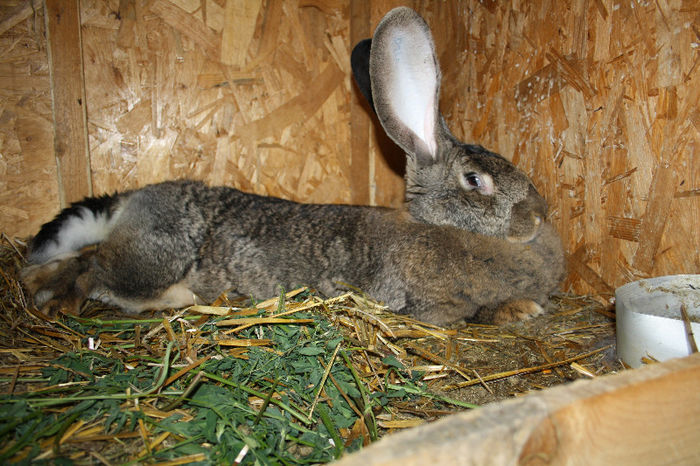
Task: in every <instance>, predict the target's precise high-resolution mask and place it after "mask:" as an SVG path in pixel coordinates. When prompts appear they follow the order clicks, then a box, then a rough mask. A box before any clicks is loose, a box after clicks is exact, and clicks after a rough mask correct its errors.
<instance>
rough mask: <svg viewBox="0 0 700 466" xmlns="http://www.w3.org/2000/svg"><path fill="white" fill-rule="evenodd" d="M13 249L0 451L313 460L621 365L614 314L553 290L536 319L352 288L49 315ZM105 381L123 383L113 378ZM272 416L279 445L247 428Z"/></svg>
mask: <svg viewBox="0 0 700 466" xmlns="http://www.w3.org/2000/svg"><path fill="white" fill-rule="evenodd" d="M23 251H24V247H23V245H22V243H21V242H20V241H11V240H9V239H8V238H7V237H3V239H2V245H1V248H0V263H1V264H2V269H1V272H2V288H1V291H0V292H1V293H2V298H1V303H2V308H3V309H2V313H1V314H0V315H1V318H0V332H1V334H2V336H3V338H2V342H1V343H0V394H1V395H0V445H2V446H0V459H1V460H2V461H3V462H6V461H13V462H16V461H20V462H27V461H29V460H32V459H33V460H37V459H51V458H59V457H60V458H69V459H71V460H73V461H76V462H78V463H93V462H104V463H114V462H119V463H122V462H126V461H138V462H151V463H155V462H159V461H171V462H170V463H168V464H182V462H183V461H185V462H187V461H193V462H196V461H203V462H209V461H212V462H229V463H231V462H233V461H234V460H235V457H236V456H238V455H239V454H241V453H243V454H244V455H245V456H242V458H243V462H244V463H248V462H250V463H252V462H254V461H255V460H256V459H257V460H264V462H271V463H273V464H282V463H289V462H290V461H291V462H295V461H296V460H305V461H313V462H326V461H330V460H332V459H333V458H335V457H337V456H339V455H341V454H343V452H344V451H352V450H354V449H357V448H359V447H360V446H361V445H363V444H364V445H367V444H368V443H370V442H372V441H374V440H376V438H378V437H380V436H382V435H385V434H387V433H389V432H392V431H394V430H396V429H402V428H407V427H412V426H415V425H418V424H421V423H424V422H429V421H433V420H435V419H437V418H439V417H442V416H445V415H448V414H450V413H453V412H455V411H458V410H462V409H469V408H470V407H473V406H477V405H481V404H484V403H488V402H492V401H497V400H501V399H505V398H509V397H512V396H519V395H522V394H525V393H527V392H530V391H533V390H540V389H543V388H546V387H549V386H552V385H556V384H561V383H566V382H569V381H571V380H575V379H579V378H585V377H596V376H599V375H602V374H605V373H609V372H612V371H616V370H620V369H622V365H621V364H620V363H619V362H618V361H617V360H616V359H615V348H614V319H613V316H612V315H611V313H610V312H609V311H607V310H605V308H604V307H605V306H604V305H603V304H601V300H600V299H594V298H592V297H588V296H559V297H555V298H553V299H552V300H551V302H550V303H549V305H548V306H547V309H546V312H545V314H544V315H542V316H539V317H536V318H533V319H531V320H529V321H527V322H520V323H516V324H511V325H508V326H503V327H496V326H488V325H475V324H473V325H467V326H464V327H461V328H454V329H445V328H440V327H436V326H432V325H427V324H425V323H421V322H418V321H415V320H413V319H410V318H408V317H405V316H399V315H396V314H392V313H390V312H388V311H387V310H386V309H385V308H384V307H383V306H381V305H379V304H377V303H376V302H374V301H372V300H370V299H369V298H367V297H364V296H363V295H362V293H361V292H360V291H359V290H354V291H351V292H348V293H347V294H344V295H342V296H338V297H333V298H330V299H323V298H321V297H319V296H318V295H316V294H314V293H311V292H310V291H309V290H306V289H300V290H295V291H293V292H290V293H287V294H286V295H284V296H282V298H272V299H270V300H267V301H264V302H260V303H257V304H255V305H253V304H251V303H250V302H249V301H248V302H244V301H243V300H232V301H229V300H227V299H226V298H222V299H220V300H219V301H218V302H216V303H213V305H212V306H195V308H192V309H189V310H171V311H168V312H165V313H162V314H159V313H154V314H151V315H145V316H140V317H139V318H138V319H134V318H133V317H131V316H124V315H122V314H119V313H118V312H116V311H115V310H114V309H106V308H104V306H103V305H102V304H100V303H95V302H90V303H87V305H86V307H85V308H84V311H83V314H82V315H81V317H80V318H79V319H78V318H75V317H72V316H62V317H61V318H60V319H58V320H56V321H51V320H48V319H47V318H45V317H44V316H43V315H41V314H39V313H38V312H36V311H35V310H34V309H33V308H32V306H31V305H30V303H29V301H30V300H29V299H28V297H27V296H26V295H25V293H24V291H23V289H22V287H21V285H20V283H19V282H18V280H17V272H18V270H19V267H20V266H21V264H22V260H23V259H22V256H21V253H22V252H23ZM280 322H281V323H283V325H278V324H279V323H280ZM273 329H274V330H273ZM285 332H286V333H285ZM287 334H289V338H291V339H292V340H293V341H287V340H284V338H287V336H285V335H287ZM280 338H283V339H282V340H280ZM295 339H296V340H295ZM300 342H301V343H300ZM294 351H297V353H295V352H294ZM300 354H301V356H300ZM261 355H262V359H260V356H261ZM256 358H257V359H256ZM292 358H300V359H298V360H294V361H290V362H291V364H292V366H293V367H296V368H297V369H299V367H300V366H301V365H303V364H310V362H309V361H311V363H314V364H316V361H318V364H317V365H316V368H315V369H313V371H316V372H314V374H315V375H313V376H312V378H313V377H315V379H313V380H314V382H313V383H309V382H308V380H306V379H305V381H304V382H303V383H304V384H307V385H305V386H304V387H301V388H300V389H297V388H295V386H293V384H292V382H289V381H290V380H292V378H294V377H297V376H298V374H297V373H295V374H293V375H294V377H292V378H289V377H290V376H288V375H285V374H283V373H281V372H282V371H283V370H284V369H282V366H281V365H280V364H282V363H285V362H287V359H290V360H291V359H292ZM251 361H268V362H270V361H274V363H275V364H276V365H275V369H274V370H275V371H277V372H274V373H273V372H270V371H269V370H268V369H269V368H265V367H262V366H265V364H266V362H262V363H261V362H257V363H256V364H258V365H259V366H257V367H256V366H253V367H250V368H249V369H246V370H249V373H241V371H240V369H235V368H231V367H232V366H231V367H222V364H224V363H225V364H224V365H226V364H229V366H230V364H233V362H236V363H238V362H240V363H241V364H243V363H246V364H247V363H250V362H251ZM303 361H305V362H303ZM329 363H330V364H329ZM217 364H218V366H217ZM294 365H296V366H294ZM162 368H165V369H166V370H165V371H164V370H162ZM265 370H267V372H264V371H265ZM139 371H140V372H139ZM237 371H238V372H237ZM300 371H301V372H303V370H301V369H299V370H297V372H300ZM313 371H311V372H313ZM292 372H294V370H293V371H292ZM134 374H137V375H134ZM118 377H122V378H128V377H134V378H133V379H129V380H128V384H127V385H122V386H118V383H117V381H116V379H114V380H113V378H118ZM96 386H100V387H102V386H104V388H95V387H96ZM124 387H126V388H124ZM304 389H305V391H306V393H299V392H301V391H304ZM90 390H92V391H90ZM217 390H218V391H223V393H224V395H223V396H224V398H220V396H221V395H222V394H221V393H219V392H217ZM205 391H208V392H207V393H208V395H207V396H211V397H213V398H206V397H204V395H202V392H205ZM236 394H239V395H241V396H238V398H236V399H237V400H238V401H235V403H238V404H235V405H232V407H229V408H230V411H226V409H227V408H226V406H225V405H226V404H227V403H228V402H229V398H234V395H236ZM217 396H219V398H216V397H217ZM202 400H204V401H202ZM206 400H212V401H211V403H212V404H214V406H205V405H206V403H207V401H206ZM217 400H218V401H217ZM91 403H93V404H91ZM95 403H98V404H99V403H103V404H104V403H107V404H105V405H104V406H102V408H101V409H102V410H101V411H100V410H97V411H96V408H95V406H94V405H95ZM109 403H111V404H109ZM197 403H199V404H197ZM231 403H234V401H231ZM20 408H21V409H20ZM217 409H218V411H217ZM231 413H242V414H241V416H247V417H245V418H244V417H242V418H241V419H237V418H230V417H229V416H233V414H231ZM263 413H264V415H263ZM42 418H51V419H55V421H54V422H53V423H52V424H51V425H49V426H48V427H47V426H44V425H42V424H41V422H40V420H41V419H42ZM261 419H262V421H261ZM282 419H284V420H286V421H285V422H287V423H288V424H285V425H284V426H286V427H284V426H283V427H279V426H277V427H276V428H277V429H278V430H279V429H281V430H282V440H274V441H273V440H270V441H271V442H279V443H278V444H266V443H265V442H266V441H267V440H266V439H268V437H269V435H271V434H269V433H265V434H259V433H258V432H256V429H258V428H260V429H263V427H262V426H263V424H264V423H265V422H273V423H274V422H280V421H281V420H282ZM177 420H179V421H184V422H176V421H177ZM183 426H186V427H183ZM265 428H270V427H269V426H268V427H265ZM274 428H275V426H273V430H274ZM42 429H43V430H42ZM197 429H199V430H197ZM285 429H292V430H291V431H289V430H288V431H285ZM294 429H299V430H297V431H295V430H294ZM307 431H308V432H307ZM311 431H313V432H311ZM37 432H38V433H37ZM314 432H315V433H314ZM292 434H294V435H292ZM256 435H257V436H256ZM227 436H228V437H227ZM305 436H306V437H305ZM314 436H321V437H323V438H321V437H319V438H320V440H319V439H316V438H315V437H314ZM324 436H325V437H324ZM226 438H228V444H226V445H224V443H225V440H226ZM331 440H333V442H330V441H331ZM314 442H315V445H314ZM323 442H326V443H323ZM329 442H330V443H329ZM319 445H320V447H319ZM324 445H325V447H324ZM241 450H243V452H241ZM285 455H286V456H285Z"/></svg>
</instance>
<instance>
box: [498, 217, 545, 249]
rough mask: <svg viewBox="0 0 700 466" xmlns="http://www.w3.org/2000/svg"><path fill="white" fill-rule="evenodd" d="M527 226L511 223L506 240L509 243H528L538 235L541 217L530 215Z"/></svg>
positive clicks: (541, 222)
mask: <svg viewBox="0 0 700 466" xmlns="http://www.w3.org/2000/svg"><path fill="white" fill-rule="evenodd" d="M523 223H527V225H522V224H518V222H515V223H514V222H511V224H510V229H509V230H508V234H507V235H506V239H507V240H508V241H509V242H511V243H529V242H530V241H532V240H534V239H535V238H537V235H539V234H540V230H541V229H542V225H544V219H543V218H542V216H540V215H537V214H535V213H532V217H531V219H530V221H529V222H523Z"/></svg>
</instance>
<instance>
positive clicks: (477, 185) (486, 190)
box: [462, 172, 495, 196]
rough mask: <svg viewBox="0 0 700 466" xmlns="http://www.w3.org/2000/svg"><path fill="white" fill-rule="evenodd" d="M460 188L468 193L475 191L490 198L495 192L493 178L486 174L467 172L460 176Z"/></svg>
mask: <svg viewBox="0 0 700 466" xmlns="http://www.w3.org/2000/svg"><path fill="white" fill-rule="evenodd" d="M462 186H463V187H464V189H466V190H469V191H473V190H476V191H477V192H478V193H479V194H482V195H484V196H491V195H492V194H493V193H494V191H495V187H494V183H493V178H492V177H491V176H490V175H488V174H486V173H484V174H479V173H475V172H468V173H464V174H462Z"/></svg>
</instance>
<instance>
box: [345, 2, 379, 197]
mask: <svg viewBox="0 0 700 466" xmlns="http://www.w3.org/2000/svg"><path fill="white" fill-rule="evenodd" d="M369 21H370V12H369V5H367V3H366V2H364V1H360V0H352V1H351V2H350V47H354V46H355V44H357V43H358V42H359V41H361V40H363V39H367V38H368V37H371V35H372V33H371V31H370V29H369ZM371 112H372V110H371V108H370V107H369V104H368V103H366V102H364V97H363V96H362V95H361V94H360V92H359V90H358V89H357V87H356V86H353V96H352V98H351V100H350V128H351V129H350V177H349V179H350V183H351V184H350V186H351V189H352V199H351V202H352V203H353V204H362V205H367V204H369V203H370V195H369V191H370V190H369V185H370V184H371V183H372V182H374V180H370V179H369V125H370V114H371Z"/></svg>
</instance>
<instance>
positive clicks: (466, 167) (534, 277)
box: [22, 7, 564, 325]
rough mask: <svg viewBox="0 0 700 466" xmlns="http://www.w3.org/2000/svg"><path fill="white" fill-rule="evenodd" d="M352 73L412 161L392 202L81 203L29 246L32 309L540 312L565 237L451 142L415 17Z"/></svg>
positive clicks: (432, 63)
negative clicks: (358, 293) (363, 299)
mask: <svg viewBox="0 0 700 466" xmlns="http://www.w3.org/2000/svg"><path fill="white" fill-rule="evenodd" d="M367 55H368V56H367ZM353 66H354V67H355V75H356V79H357V82H358V85H359V86H360V88H361V91H362V92H363V93H364V94H365V95H369V97H370V98H371V99H372V106H373V108H374V110H375V112H376V114H377V116H378V119H379V121H380V123H381V125H382V126H383V128H384V129H385V131H386V132H387V134H388V135H389V136H390V137H391V138H392V139H393V140H394V141H395V142H396V143H397V144H398V145H399V146H400V147H401V148H402V149H403V150H404V151H405V152H406V157H407V166H406V176H405V181H406V199H405V203H404V205H403V206H402V207H401V208H398V209H389V208H383V207H369V206H352V205H321V204H300V203H296V202H292V201H288V200H283V199H278V198H274V197H265V196H259V195H255V194H249V193H244V192H241V191H239V190H236V189H234V188H230V187H209V186H207V185H205V184H204V183H202V182H198V181H191V180H179V181H167V182H163V183H160V184H154V185H148V186H145V187H143V188H140V189H136V190H133V191H126V192H122V193H115V194H113V195H107V196H102V197H93V198H88V199H85V200H83V201H80V202H77V203H74V204H73V205H72V206H70V207H69V208H66V209H64V210H63V211H62V212H61V213H59V215H58V216H57V217H56V218H55V219H54V220H52V221H51V222H49V223H47V224H45V225H44V226H43V227H42V228H41V229H40V231H39V232H38V234H37V235H36V236H35V237H34V238H33V240H32V241H31V243H30V249H29V250H30V253H29V257H28V263H27V265H26V267H25V268H24V269H23V270H22V277H23V281H24V283H25V285H26V286H27V289H28V290H29V291H30V293H31V294H32V295H33V297H34V302H35V304H36V305H37V306H38V307H39V308H40V309H41V310H42V311H43V312H45V313H47V314H50V315H52V314H54V313H55V312H56V311H58V310H59V309H65V310H67V311H68V312H72V313H79V311H80V308H81V305H82V303H83V302H84V301H85V300H86V299H88V298H92V299H97V300H101V301H103V302H106V303H109V304H113V305H116V306H119V307H121V308H122V309H123V310H124V311H126V312H129V313H139V312H142V311H146V310H160V309H165V308H181V307H185V306H189V305H192V304H194V303H196V302H210V301H212V300H214V299H216V298H217V297H218V296H220V294H221V293H223V292H235V293H238V294H242V295H248V296H253V297H258V298H260V297H269V296H272V295H274V294H276V293H277V292H278V289H279V288H278V287H279V286H282V287H284V288H286V289H291V288H292V287H295V286H297V285H309V286H312V287H314V288H316V289H317V290H319V291H320V292H322V293H324V294H326V295H333V294H337V293H339V292H341V291H343V290H345V289H346V288H345V284H351V285H353V286H355V287H358V288H359V289H361V290H363V291H364V292H366V293H367V294H368V295H370V296H372V297H374V298H375V299H378V300H381V301H383V302H384V303H385V304H386V305H387V306H389V308H390V309H392V310H393V311H395V312H397V313H402V314H408V315H410V316H413V317H415V318H416V319H419V320H422V321H425V322H429V323H432V324H436V325H453V324H459V323H461V322H464V321H465V320H466V321H473V322H484V323H496V324H501V323H506V322H511V321H516V320H520V319H525V318H528V317H530V316H532V315H536V314H538V313H540V312H541V311H542V307H541V306H542V304H543V303H544V302H545V301H546V300H547V298H548V295H549V294H550V293H551V292H553V291H555V290H556V288H557V287H558V286H559V284H560V282H561V280H562V278H563V272H564V255H563V250H562V245H561V241H560V239H559V236H558V235H557V233H556V231H555V230H554V228H553V227H552V225H551V224H550V223H548V222H546V221H545V215H546V203H545V201H544V199H543V198H542V197H541V196H540V195H539V193H538V192H537V190H536V189H535V187H534V185H533V184H532V182H531V180H530V179H529V178H528V177H527V176H526V175H525V174H524V173H523V172H522V171H520V170H519V169H517V168H516V167H515V166H514V165H513V164H512V163H510V162H509V161H507V160H506V159H505V158H503V157H501V156H500V155H497V154H495V153H492V152H489V151H487V150H486V149H484V148H482V147H480V146H475V145H469V144H465V143H462V142H460V141H458V140H457V139H456V138H455V137H454V136H452V134H451V133H450V131H449V129H448V128H447V125H446V124H445V122H444V120H443V118H442V116H441V115H440V113H439V110H438V96H439V87H440V78H441V75H440V71H439V67H438V63H437V58H436V55H435V46H434V44H433V39H432V36H431V33H430V30H429V28H428V26H427V24H426V23H425V21H424V20H423V19H422V18H421V17H420V16H419V15H418V14H417V13H416V12H414V11H413V10H411V9H409V8H405V7H400V8H397V9H394V10H392V11H390V12H389V13H388V14H387V15H386V16H385V17H384V18H383V19H382V21H381V22H380V24H379V25H378V26H377V28H376V31H375V34H374V37H373V39H372V40H371V43H368V42H365V43H361V44H360V46H359V47H358V48H357V49H356V53H353ZM367 73H368V74H369V76H367V75H366V74H367ZM363 83H364V84H363Z"/></svg>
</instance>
